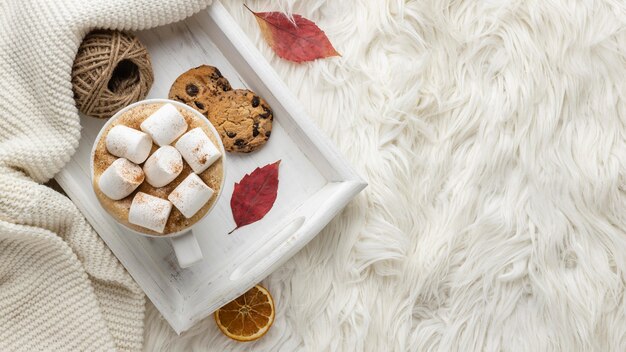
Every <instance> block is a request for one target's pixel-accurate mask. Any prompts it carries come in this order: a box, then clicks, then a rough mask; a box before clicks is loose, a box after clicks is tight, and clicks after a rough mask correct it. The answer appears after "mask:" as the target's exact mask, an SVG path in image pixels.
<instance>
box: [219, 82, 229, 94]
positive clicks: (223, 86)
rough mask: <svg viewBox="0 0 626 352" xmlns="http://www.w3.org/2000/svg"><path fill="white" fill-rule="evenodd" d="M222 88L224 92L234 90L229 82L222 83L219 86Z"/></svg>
mask: <svg viewBox="0 0 626 352" xmlns="http://www.w3.org/2000/svg"><path fill="white" fill-rule="evenodd" d="M219 86H220V87H222V90H223V91H224V92H228V91H229V90H231V89H232V88H231V87H230V84H229V83H228V82H220V84H219Z"/></svg>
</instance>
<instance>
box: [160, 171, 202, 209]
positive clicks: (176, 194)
mask: <svg viewBox="0 0 626 352" xmlns="http://www.w3.org/2000/svg"><path fill="white" fill-rule="evenodd" d="M212 195H213V190H212V189H211V187H209V186H207V185H206V184H205V183H204V182H202V179H201V178H200V177H198V175H196V174H193V173H191V174H189V176H187V178H185V179H184V180H183V182H181V183H180V184H179V185H178V186H176V188H175V189H174V190H173V191H172V193H170V195H169V196H167V199H169V200H170V202H172V204H174V206H175V207H176V209H178V210H180V212H181V213H183V215H184V216H185V217H186V218H187V219H189V218H190V217H192V216H193V215H194V214H195V213H197V212H198V210H200V209H202V207H203V206H204V205H205V204H206V202H208V201H209V199H211V196H212Z"/></svg>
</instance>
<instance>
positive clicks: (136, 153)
mask: <svg viewBox="0 0 626 352" xmlns="http://www.w3.org/2000/svg"><path fill="white" fill-rule="evenodd" d="M106 146H107V150H108V151H109V153H111V154H113V155H115V156H118V157H120V158H126V159H128V160H130V161H132V162H133V163H135V164H141V163H143V162H144V161H146V158H147V157H148V155H150V149H152V139H151V138H150V136H148V135H147V134H145V133H143V132H141V131H137V130H136V129H134V128H130V127H126V126H124V125H117V126H115V127H113V128H111V130H110V131H109V133H108V134H107V137H106Z"/></svg>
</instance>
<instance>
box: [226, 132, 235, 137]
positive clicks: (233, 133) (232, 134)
mask: <svg viewBox="0 0 626 352" xmlns="http://www.w3.org/2000/svg"><path fill="white" fill-rule="evenodd" d="M226 135H227V136H228V137H229V138H235V137H236V136H237V133H235V132H226Z"/></svg>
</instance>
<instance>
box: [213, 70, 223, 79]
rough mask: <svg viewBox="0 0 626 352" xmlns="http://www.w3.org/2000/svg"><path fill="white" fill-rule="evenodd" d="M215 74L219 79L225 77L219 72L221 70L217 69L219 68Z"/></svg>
mask: <svg viewBox="0 0 626 352" xmlns="http://www.w3.org/2000/svg"><path fill="white" fill-rule="evenodd" d="M215 74H216V75H217V77H223V76H222V73H221V72H220V70H219V69H217V68H216V69H215Z"/></svg>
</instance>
